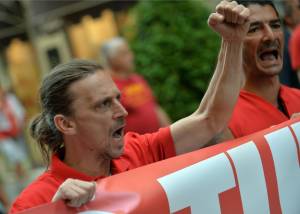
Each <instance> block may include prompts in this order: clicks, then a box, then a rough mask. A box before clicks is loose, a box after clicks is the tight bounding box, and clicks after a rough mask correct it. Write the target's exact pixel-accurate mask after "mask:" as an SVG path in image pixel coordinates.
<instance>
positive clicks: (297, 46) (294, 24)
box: [285, 0, 300, 81]
mask: <svg viewBox="0 0 300 214" xmlns="http://www.w3.org/2000/svg"><path fill="white" fill-rule="evenodd" d="M285 5H286V7H287V8H288V9H289V12H290V14H289V16H288V19H287V21H288V23H289V24H290V28H291V29H292V34H291V37H290V40H289V44H286V45H288V46H289V52H290V56H291V64H292V68H293V69H294V70H295V71H296V72H297V76H298V80H299V81H300V1H299V0H286V2H285Z"/></svg>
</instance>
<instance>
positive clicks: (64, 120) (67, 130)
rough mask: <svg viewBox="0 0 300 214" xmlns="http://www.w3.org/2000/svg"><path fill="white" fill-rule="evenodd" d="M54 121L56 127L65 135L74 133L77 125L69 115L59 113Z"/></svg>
mask: <svg viewBox="0 0 300 214" xmlns="http://www.w3.org/2000/svg"><path fill="white" fill-rule="evenodd" d="M54 123H55V126H56V128H57V129H58V130H59V131H60V132H61V133H63V134H65V135H74V134H75V128H76V125H75V123H74V121H72V120H70V119H69V118H68V117H66V116H64V115H62V114H57V115H55V116H54Z"/></svg>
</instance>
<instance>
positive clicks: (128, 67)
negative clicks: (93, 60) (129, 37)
mask: <svg viewBox="0 0 300 214" xmlns="http://www.w3.org/2000/svg"><path fill="white" fill-rule="evenodd" d="M101 57H102V60H103V65H104V66H105V67H107V68H109V69H110V70H112V71H113V72H118V73H130V72H132V71H133V70H134V62H133V60H134V59H133V54H132V52H131V50H130V48H129V46H128V43H127V42H126V40H125V39H123V38H121V37H116V38H113V39H111V40H109V41H107V42H105V43H104V44H103V45H102V47H101Z"/></svg>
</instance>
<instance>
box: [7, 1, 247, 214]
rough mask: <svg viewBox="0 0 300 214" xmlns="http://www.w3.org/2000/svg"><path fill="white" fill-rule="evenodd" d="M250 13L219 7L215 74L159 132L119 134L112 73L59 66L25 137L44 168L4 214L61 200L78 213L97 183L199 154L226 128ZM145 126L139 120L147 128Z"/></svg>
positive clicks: (213, 20)
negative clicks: (193, 106) (188, 110)
mask: <svg viewBox="0 0 300 214" xmlns="http://www.w3.org/2000/svg"><path fill="white" fill-rule="evenodd" d="M248 16H249V10H248V9H247V8H245V7H243V6H241V5H237V3H236V2H228V1H222V2H221V3H220V4H219V5H218V6H217V11H216V12H215V13H212V14H211V15H210V17H209V19H208V24H209V25H210V27H211V28H212V29H213V30H214V31H216V32H217V33H218V34H219V35H220V36H221V37H222V43H221V48H220V53H219V58H218V63H217V66H216V70H215V73H214V75H213V77H212V80H211V82H210V85H209V87H208V89H207V92H206V94H205V96H204V97H203V99H202V101H201V103H200V105H199V107H198V109H197V110H196V111H195V112H194V113H193V114H192V115H190V116H188V117H186V118H183V119H181V120H179V121H177V122H175V123H173V124H172V125H170V126H169V127H166V128H162V129H160V130H158V132H155V133H151V134H144V135H139V134H137V133H133V132H129V133H127V134H126V135H125V136H124V127H125V118H126V116H127V114H128V113H127V111H126V110H125V108H124V107H123V106H122V104H121V103H120V99H121V96H120V91H119V89H118V88H117V86H116V85H115V83H114V82H113V80H112V78H111V76H110V72H108V71H106V70H105V69H103V68H102V67H101V66H99V65H97V64H95V63H93V62H90V61H86V60H74V61H71V62H69V63H66V64H62V65H58V66H57V67H55V68H54V69H53V70H52V71H51V72H50V73H48V74H47V75H46V77H45V78H44V80H43V82H42V85H41V89H40V103H41V107H42V108H41V109H42V112H41V114H40V115H38V116H37V117H36V118H35V119H34V121H33V123H32V125H31V133H32V136H33V137H34V138H35V139H36V141H37V143H38V144H39V146H40V147H41V149H42V152H43V154H44V156H45V157H46V158H47V157H48V158H49V156H51V163H50V166H49V167H48V170H47V171H46V172H45V173H43V174H42V175H41V176H40V177H39V178H37V179H36V180H35V181H34V182H33V183H32V184H30V185H29V186H28V187H27V188H26V189H25V190H24V191H23V192H22V193H21V194H20V195H19V197H18V198H17V199H16V200H15V202H14V203H13V205H12V207H11V210H10V213H15V212H18V211H21V210H25V209H29V208H32V207H35V206H38V205H41V204H44V203H47V202H51V201H52V202H54V201H57V200H64V201H65V202H66V204H67V205H69V206H72V207H80V206H81V205H83V204H85V203H87V202H88V201H90V200H91V198H92V197H93V195H94V193H95V190H96V183H95V182H94V181H98V180H99V179H101V178H103V177H106V176H110V175H112V174H116V173H120V172H124V171H126V170H130V169H133V168H136V167H140V166H143V165H145V164H150V163H153V162H156V161H160V160H163V159H166V158H169V157H172V156H174V155H179V154H183V153H186V152H190V151H193V150H196V149H200V148H202V147H203V146H204V145H205V144H206V143H207V142H209V141H210V140H211V138H213V137H214V135H215V134H216V133H219V132H220V131H221V130H223V129H224V127H225V126H226V124H227V122H228V120H229V118H230V115H231V113H232V110H233V107H234V104H235V102H236V100H237V97H238V93H239V90H240V87H241V82H242V75H243V73H242V47H243V40H244V37H245V35H246V32H247V31H246V30H247V29H248V22H247V19H248ZM145 122H147V121H141V123H145Z"/></svg>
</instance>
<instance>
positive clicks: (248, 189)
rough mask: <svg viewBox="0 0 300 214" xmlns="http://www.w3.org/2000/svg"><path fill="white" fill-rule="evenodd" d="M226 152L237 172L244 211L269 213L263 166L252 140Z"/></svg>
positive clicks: (249, 213) (250, 213)
mask: <svg viewBox="0 0 300 214" xmlns="http://www.w3.org/2000/svg"><path fill="white" fill-rule="evenodd" d="M228 154H229V156H230V157H231V158H232V161H233V163H234V166H235V169H236V172H237V178H238V182H239V188H240V192H241V199H242V204H243V210H244V213H245V214H247V213H248V214H252V213H264V214H268V213H270V208H269V200H268V192H267V188H266V181H265V176H264V171H263V166H262V163H261V158H260V155H259V153H258V150H257V147H256V145H255V144H254V142H253V141H250V142H249V143H246V144H243V145H240V146H238V147H236V148H233V149H230V150H229V151H228Z"/></svg>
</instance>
